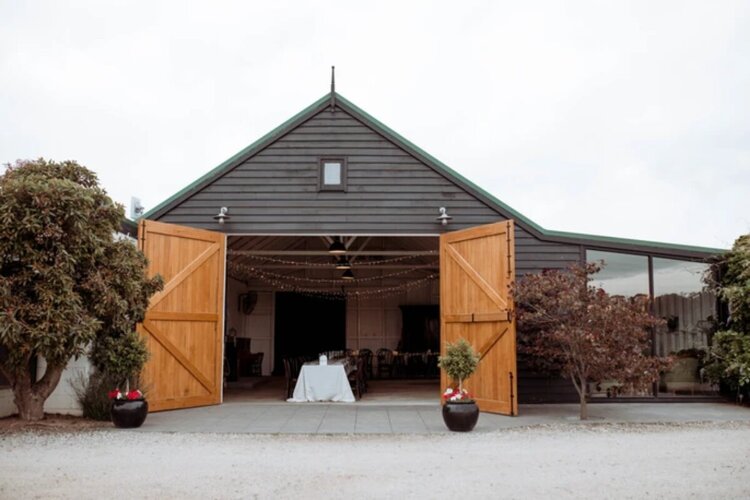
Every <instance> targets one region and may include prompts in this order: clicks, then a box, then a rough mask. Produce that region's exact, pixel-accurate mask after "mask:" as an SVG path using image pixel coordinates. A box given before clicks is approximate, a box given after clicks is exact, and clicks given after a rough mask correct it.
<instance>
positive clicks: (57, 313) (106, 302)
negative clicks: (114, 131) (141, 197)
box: [0, 159, 161, 420]
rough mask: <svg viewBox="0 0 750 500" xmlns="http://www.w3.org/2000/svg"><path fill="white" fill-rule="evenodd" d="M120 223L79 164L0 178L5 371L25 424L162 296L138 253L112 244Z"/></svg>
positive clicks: (47, 164) (118, 211)
mask: <svg viewBox="0 0 750 500" xmlns="http://www.w3.org/2000/svg"><path fill="white" fill-rule="evenodd" d="M123 214H124V212H123V207H122V206H121V205H119V204H116V203H114V202H113V201H112V199H111V198H109V196H107V194H106V192H105V191H104V189H102V188H101V187H100V186H99V185H98V180H97V177H96V175H95V174H94V173H93V172H91V171H90V170H88V169H86V168H84V167H82V166H80V165H78V164H77V163H76V162H73V161H65V162H59V163H58V162H53V161H48V160H44V159H39V160H34V161H19V162H16V163H15V164H14V165H9V166H8V167H7V168H6V170H5V172H4V173H3V175H2V176H0V346H2V347H3V349H4V350H5V351H6V352H7V356H6V357H5V358H4V359H2V360H1V361H0V370H2V373H3V375H5V377H6V378H8V379H9V380H10V383H11V386H12V388H13V393H14V401H15V404H16V406H17V407H18V411H19V414H20V416H21V418H23V419H25V420H39V419H42V418H43V417H44V401H45V400H46V399H47V398H48V397H49V395H50V394H51V393H52V391H54V389H55V387H56V386H57V384H58V382H59V381H60V376H61V374H62V372H63V370H64V368H65V366H66V365H67V363H68V361H69V360H70V359H71V358H73V357H77V356H80V355H82V354H83V353H84V352H85V349H86V348H87V346H88V345H90V344H92V343H93V344H95V343H96V342H95V341H97V339H99V340H101V338H102V337H106V336H111V337H122V336H125V335H126V334H128V333H129V332H132V331H133V328H134V326H135V323H136V322H138V321H140V320H142V319H143V315H144V314H145V308H146V306H147V304H148V299H149V297H150V296H151V295H152V294H153V293H154V292H155V291H156V290H158V288H159V287H160V286H161V281H160V279H158V278H156V279H149V278H147V276H146V271H145V270H146V261H145V259H144V257H143V256H142V255H141V254H140V252H138V251H137V250H136V249H135V247H134V246H133V245H132V244H131V243H129V242H127V241H123V240H118V239H116V238H115V237H114V236H115V233H116V232H117V230H118V228H119V226H120V223H121V221H122V218H123ZM38 356H41V357H42V358H44V359H45V361H46V369H45V371H44V373H43V374H41V375H40V376H37V374H36V373H33V372H32V367H33V366H34V361H35V359H36V358H37V357H38Z"/></svg>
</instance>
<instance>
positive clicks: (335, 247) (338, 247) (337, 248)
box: [328, 238, 346, 255]
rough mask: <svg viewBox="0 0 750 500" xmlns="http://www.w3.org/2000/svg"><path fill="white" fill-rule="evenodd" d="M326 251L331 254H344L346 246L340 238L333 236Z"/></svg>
mask: <svg viewBox="0 0 750 500" xmlns="http://www.w3.org/2000/svg"><path fill="white" fill-rule="evenodd" d="M328 253H330V254H332V255H344V254H345V253H346V247H345V246H344V244H343V243H341V240H340V239H338V238H334V239H333V241H332V242H331V246H329V247H328Z"/></svg>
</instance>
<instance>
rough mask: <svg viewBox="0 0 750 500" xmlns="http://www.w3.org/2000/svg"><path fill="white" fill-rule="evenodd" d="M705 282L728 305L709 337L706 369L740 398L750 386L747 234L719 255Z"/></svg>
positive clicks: (749, 237)
mask: <svg viewBox="0 0 750 500" xmlns="http://www.w3.org/2000/svg"><path fill="white" fill-rule="evenodd" d="M706 282H707V284H708V285H709V287H710V288H712V289H713V290H714V291H715V292H716V295H717V296H718V297H719V298H721V299H722V300H724V301H725V302H726V304H727V305H728V307H729V320H728V321H727V323H726V324H725V325H722V327H721V330H720V331H718V332H716V333H715V334H714V336H713V338H712V340H711V347H710V349H709V352H708V358H707V360H706V366H705V373H706V375H707V376H708V378H709V379H710V380H711V381H712V382H714V383H716V384H719V383H721V384H723V385H724V386H725V387H726V388H728V389H730V390H732V391H735V392H736V394H737V397H738V398H742V396H743V395H744V394H746V393H747V392H748V388H750V234H746V235H743V236H740V237H739V238H737V240H736V241H735V242H734V245H733V246H732V249H731V250H730V251H728V252H727V253H725V254H724V255H722V256H720V257H719V258H718V259H717V260H716V262H715V263H714V265H713V266H712V269H711V272H709V273H708V274H707V275H706Z"/></svg>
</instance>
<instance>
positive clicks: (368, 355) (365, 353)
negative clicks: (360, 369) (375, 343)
mask: <svg viewBox="0 0 750 500" xmlns="http://www.w3.org/2000/svg"><path fill="white" fill-rule="evenodd" d="M359 355H360V357H362V358H364V362H365V376H366V377H367V378H368V379H371V378H372V350H370V349H367V348H365V349H360V350H359Z"/></svg>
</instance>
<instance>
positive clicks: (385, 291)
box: [224, 236, 440, 404]
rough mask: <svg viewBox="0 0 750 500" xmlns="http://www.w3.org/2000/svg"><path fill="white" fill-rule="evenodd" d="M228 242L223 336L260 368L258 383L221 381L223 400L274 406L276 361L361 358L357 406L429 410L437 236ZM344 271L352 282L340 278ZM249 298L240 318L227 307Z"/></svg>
mask: <svg viewBox="0 0 750 500" xmlns="http://www.w3.org/2000/svg"><path fill="white" fill-rule="evenodd" d="M332 241H339V242H341V243H342V244H343V245H344V247H345V248H346V255H345V259H343V260H345V261H346V262H345V263H346V264H348V265H349V267H348V269H341V268H340V266H341V264H342V257H341V256H337V255H332V254H331V252H330V251H329V250H330V246H331V244H332ZM227 244H228V251H227V298H226V301H227V304H228V307H227V317H226V322H227V328H226V331H227V332H228V334H229V335H230V336H232V337H233V338H236V339H237V340H232V341H231V343H232V344H234V343H235V342H236V343H238V344H239V343H246V342H250V344H251V346H252V347H251V349H252V353H251V356H260V355H261V353H262V356H263V364H262V367H261V377H250V378H248V377H242V376H241V377H239V379H238V380H233V381H230V382H229V383H228V385H227V386H226V388H225V391H224V395H225V398H224V400H225V401H237V400H241V401H258V402H262V401H279V400H283V399H284V396H285V392H284V387H285V378H284V375H285V372H284V363H283V360H284V359H287V360H296V361H300V360H305V361H310V360H312V359H317V356H318V355H319V354H320V353H330V352H335V353H343V354H344V355H346V356H350V357H352V358H354V359H356V357H358V356H365V357H366V367H365V369H366V372H367V377H368V387H367V389H368V390H367V393H366V394H365V396H364V397H363V398H362V399H361V400H360V401H364V402H365V403H367V402H373V403H375V402H376V401H377V402H380V403H386V404H387V403H388V402H399V401H400V402H407V401H414V400H415V398H416V399H419V398H423V399H424V400H425V401H429V402H430V403H431V404H434V402H435V399H436V395H437V394H438V392H439V378H438V370H437V355H438V352H439V345H440V344H439V338H440V333H439V330H440V320H439V302H440V295H439V280H438V274H439V260H438V259H439V257H438V238H437V237H436V236H409V237H405V236H398V237H397V236H359V237H354V236H343V237H334V238H333V239H331V238H327V237H321V236H297V237H295V236H230V237H229V239H228V241H227ZM347 270H349V271H350V272H351V274H352V275H353V278H352V276H349V278H348V279H346V280H344V279H342V277H343V273H344V272H346V271H347ZM248 294H250V295H252V296H257V297H258V301H257V302H258V306H257V307H255V308H254V309H253V310H252V311H251V312H250V313H249V314H246V313H243V312H242V307H239V306H234V304H239V303H240V302H241V299H240V297H242V296H245V295H248ZM229 305H232V307H229ZM240 339H242V340H240ZM246 339H251V340H249V341H248V340H246Z"/></svg>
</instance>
